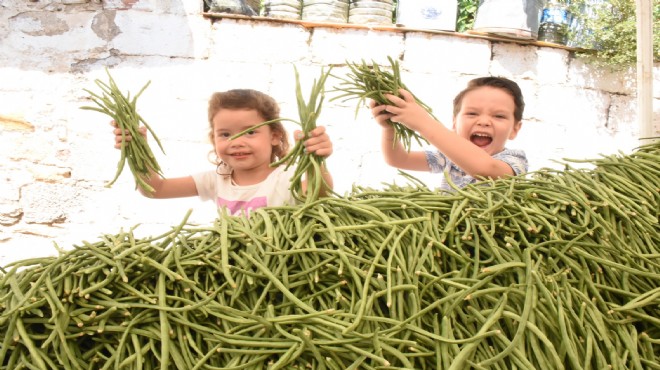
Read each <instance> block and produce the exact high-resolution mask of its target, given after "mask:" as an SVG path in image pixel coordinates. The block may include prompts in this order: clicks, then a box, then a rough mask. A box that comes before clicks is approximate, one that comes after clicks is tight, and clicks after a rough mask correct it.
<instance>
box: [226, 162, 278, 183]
mask: <svg viewBox="0 0 660 370" xmlns="http://www.w3.org/2000/svg"><path fill="white" fill-rule="evenodd" d="M274 170H275V168H273V167H270V166H268V167H264V168H263V169H250V170H247V171H240V170H239V171H236V170H232V171H231V175H230V176H231V182H232V184H234V185H238V186H249V185H254V184H258V183H260V182H263V181H264V180H266V178H267V177H268V175H270V174H271V173H272V172H273V171H274Z"/></svg>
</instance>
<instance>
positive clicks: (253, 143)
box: [114, 89, 332, 215]
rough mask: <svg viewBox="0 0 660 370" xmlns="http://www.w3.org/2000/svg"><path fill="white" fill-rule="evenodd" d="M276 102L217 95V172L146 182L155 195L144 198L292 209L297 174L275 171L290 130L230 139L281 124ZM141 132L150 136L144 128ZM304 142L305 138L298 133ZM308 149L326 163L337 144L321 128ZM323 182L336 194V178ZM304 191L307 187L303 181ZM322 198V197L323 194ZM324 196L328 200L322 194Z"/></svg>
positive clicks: (212, 116)
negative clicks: (194, 199)
mask: <svg viewBox="0 0 660 370" xmlns="http://www.w3.org/2000/svg"><path fill="white" fill-rule="evenodd" d="M279 114H280V109H279V106H278V105H277V102H275V100H274V99H273V98H272V97H270V96H268V95H266V94H264V93H262V92H259V91H256V90H250V89H235V90H229V91H226V92H216V93H214V94H213V95H212V96H211V98H210V100H209V108H208V118H209V124H210V131H209V139H210V140H211V142H212V143H213V149H214V150H213V152H212V153H214V154H215V156H216V159H215V161H214V164H215V165H216V168H215V169H214V170H212V171H207V172H203V173H198V174H194V175H192V176H185V177H178V178H162V177H160V176H158V175H157V174H155V173H154V174H152V175H151V176H150V178H149V180H148V181H147V182H148V183H149V185H151V187H153V188H154V192H153V193H145V192H142V191H141V192H142V194H143V195H145V196H147V197H152V198H159V199H162V198H177V197H190V196H199V197H200V198H201V199H202V200H213V201H214V202H215V203H216V204H217V206H218V208H224V209H226V210H227V211H228V212H229V213H230V214H233V215H236V214H243V213H249V211H250V210H253V209H256V208H260V207H265V206H280V205H292V204H294V203H295V199H294V198H293V195H292V193H291V191H290V190H289V186H290V180H291V177H292V175H293V173H294V172H295V169H293V168H291V167H289V168H288V169H287V170H284V167H285V166H278V167H271V166H270V164H271V163H273V162H275V161H277V160H278V159H280V158H282V157H283V156H284V155H286V153H287V152H288V150H289V141H288V138H287V133H286V130H285V129H284V126H283V125H282V123H281V122H280V121H277V122H273V123H270V124H268V125H266V126H262V127H259V128H256V129H254V130H251V131H248V133H246V134H245V135H243V136H240V137H238V138H236V139H234V140H230V139H229V138H230V137H232V136H233V135H235V134H238V133H240V132H242V131H244V130H246V129H249V128H250V127H253V126H255V125H257V124H259V123H262V122H265V121H270V120H274V119H277V118H279ZM141 132H142V133H143V134H145V135H146V131H145V129H144V128H141ZM114 134H115V147H116V148H121V140H122V135H121V130H120V129H118V128H116V129H115V130H114ZM295 136H296V139H297V140H298V139H302V136H303V134H302V132H301V131H296V132H295ZM309 136H310V137H309V138H308V139H307V140H305V142H304V145H305V148H306V150H307V152H308V153H314V154H316V155H319V156H321V157H328V156H330V155H331V154H332V143H331V141H330V138H329V137H328V135H327V134H326V131H325V127H323V126H318V127H316V129H314V130H312V131H311V132H310V133H309ZM322 173H323V178H324V180H325V181H326V183H327V185H328V187H329V188H328V189H326V190H331V189H332V176H331V175H330V173H328V171H327V170H326V169H323V171H322ZM302 187H303V191H305V189H306V183H305V182H304V181H303V184H302ZM322 193H323V192H322ZM322 195H323V194H322Z"/></svg>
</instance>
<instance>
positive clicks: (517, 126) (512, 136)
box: [509, 121, 522, 140]
mask: <svg viewBox="0 0 660 370" xmlns="http://www.w3.org/2000/svg"><path fill="white" fill-rule="evenodd" d="M521 127H522V121H518V122H516V123H514V124H513V129H512V130H511V133H510V134H509V140H513V139H515V138H516V136H518V131H520V128H521Z"/></svg>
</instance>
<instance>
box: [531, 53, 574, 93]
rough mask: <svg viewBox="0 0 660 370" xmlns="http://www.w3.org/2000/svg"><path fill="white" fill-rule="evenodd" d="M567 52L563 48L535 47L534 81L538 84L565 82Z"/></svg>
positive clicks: (566, 76) (566, 75)
mask: <svg viewBox="0 0 660 370" xmlns="http://www.w3.org/2000/svg"><path fill="white" fill-rule="evenodd" d="M568 60H569V53H568V51H567V50H563V49H553V48H543V47H539V48H536V67H535V69H536V81H537V83H538V84H539V85H545V84H565V83H566V80H567V78H568Z"/></svg>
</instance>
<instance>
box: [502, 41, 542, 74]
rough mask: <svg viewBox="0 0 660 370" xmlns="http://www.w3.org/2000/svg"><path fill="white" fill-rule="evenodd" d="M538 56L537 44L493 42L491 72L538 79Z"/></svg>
mask: <svg viewBox="0 0 660 370" xmlns="http://www.w3.org/2000/svg"><path fill="white" fill-rule="evenodd" d="M537 63H538V57H537V54H536V47H535V46H528V45H520V44H510V43H503V42H497V43H494V44H493V58H492V61H491V64H490V74H491V75H493V76H502V77H507V78H510V79H516V80H520V79H536V76H537V74H538V71H537Z"/></svg>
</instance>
